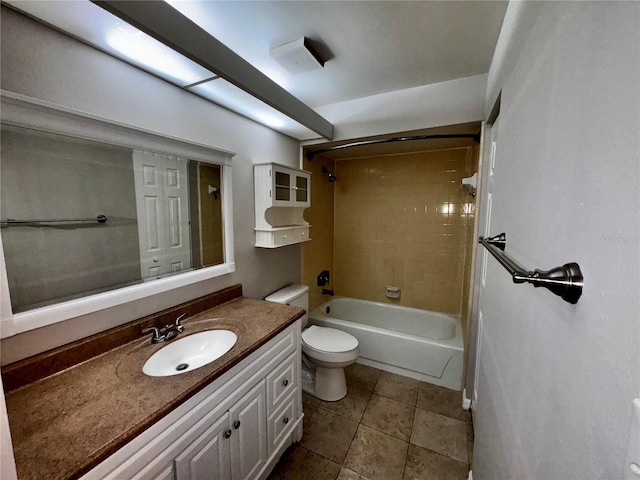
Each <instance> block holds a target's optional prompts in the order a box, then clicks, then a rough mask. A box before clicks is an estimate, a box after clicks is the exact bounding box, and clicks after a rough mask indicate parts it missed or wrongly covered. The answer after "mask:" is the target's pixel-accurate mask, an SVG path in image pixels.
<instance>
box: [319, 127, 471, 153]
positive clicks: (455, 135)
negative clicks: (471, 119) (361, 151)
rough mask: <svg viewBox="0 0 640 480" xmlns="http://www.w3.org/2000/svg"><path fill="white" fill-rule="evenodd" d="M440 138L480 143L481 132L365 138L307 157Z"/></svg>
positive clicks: (322, 150)
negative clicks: (468, 139) (365, 146)
mask: <svg viewBox="0 0 640 480" xmlns="http://www.w3.org/2000/svg"><path fill="white" fill-rule="evenodd" d="M438 138H471V139H472V140H473V141H474V142H476V143H480V132H478V133H450V134H442V135H413V136H410V137H394V138H384V139H380V140H363V141H360V142H351V143H345V144H343V145H336V146H334V147H329V148H323V149H321V150H314V151H310V152H308V153H307V158H308V159H309V160H313V157H315V156H316V155H318V154H320V153H326V152H333V151H334V150H342V149H344V148H351V147H361V146H363V145H377V144H380V143H391V142H406V141H410V140H434V139H438Z"/></svg>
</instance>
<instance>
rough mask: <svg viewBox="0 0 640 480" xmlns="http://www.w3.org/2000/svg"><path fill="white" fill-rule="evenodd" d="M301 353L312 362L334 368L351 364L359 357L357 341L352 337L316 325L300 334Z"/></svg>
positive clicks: (339, 331)
mask: <svg viewBox="0 0 640 480" xmlns="http://www.w3.org/2000/svg"><path fill="white" fill-rule="evenodd" d="M302 352H303V353H304V354H305V355H307V356H308V357H309V358H311V359H312V360H315V361H321V362H323V363H326V364H333V365H335V366H338V365H339V364H343V363H347V364H350V363H353V362H354V361H355V360H356V359H357V358H358V356H359V355H360V349H359V348H358V340H357V339H356V338H355V337H354V336H353V335H350V334H348V333H347V332H343V331H341V330H336V329H335V328H327V327H318V326H317V325H312V326H310V327H309V328H307V329H306V330H304V331H303V332H302Z"/></svg>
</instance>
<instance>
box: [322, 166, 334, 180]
mask: <svg viewBox="0 0 640 480" xmlns="http://www.w3.org/2000/svg"><path fill="white" fill-rule="evenodd" d="M322 173H326V174H327V177H329V183H333V182H335V181H336V180H337V179H338V177H336V176H335V175H334V174H333V173H331V172H330V171H329V170H327V167H322Z"/></svg>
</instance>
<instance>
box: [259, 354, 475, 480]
mask: <svg viewBox="0 0 640 480" xmlns="http://www.w3.org/2000/svg"><path fill="white" fill-rule="evenodd" d="M346 376H347V385H348V388H349V393H348V395H347V396H346V397H345V398H343V399H342V400H340V401H339V402H322V401H320V400H318V399H316V398H314V397H312V396H310V395H307V394H306V393H303V398H302V400H303V408H304V436H303V438H302V441H301V442H300V443H299V444H297V445H292V446H291V447H290V448H289V449H288V450H287V451H286V452H285V453H284V455H283V456H282V458H281V459H280V462H278V464H277V465H276V467H275V468H274V470H273V472H272V473H271V475H270V476H269V480H285V479H286V480H294V479H295V480H298V479H300V480H336V479H337V480H403V479H405V480H409V479H411V480H414V479H415V480H417V479H421V480H422V479H437V480H466V479H467V477H468V474H469V465H470V464H471V460H472V458H471V456H472V454H473V425H472V423H471V415H470V414H469V412H466V411H464V410H462V407H461V406H460V404H461V401H462V400H461V393H460V392H457V391H454V390H449V389H447V388H443V387H438V386H436V385H432V384H430V383H424V382H419V381H417V380H413V379H411V378H407V377H402V376H400V375H395V374H393V373H389V372H383V371H380V370H378V369H375V368H371V367H367V366H365V365H360V364H355V365H352V366H350V367H347V369H346Z"/></svg>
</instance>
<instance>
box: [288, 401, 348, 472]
mask: <svg viewBox="0 0 640 480" xmlns="http://www.w3.org/2000/svg"><path fill="white" fill-rule="evenodd" d="M357 428H358V424H357V423H356V422H352V421H351V420H349V419H347V418H344V417H341V416H340V415H336V414H334V413H331V412H327V411H326V410H322V409H321V408H319V409H318V410H317V411H316V412H315V413H314V414H313V416H312V417H311V420H309V422H308V424H307V427H306V430H305V431H304V434H303V436H302V441H301V442H300V445H301V446H303V447H304V448H306V449H308V450H311V451H312V452H315V453H317V454H319V455H322V456H323V457H325V458H328V459H329V460H332V461H334V462H336V463H339V464H342V463H343V461H344V458H345V455H346V454H347V451H348V450H349V446H350V445H351V440H352V439H353V436H354V434H355V433H356V429H357Z"/></svg>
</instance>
